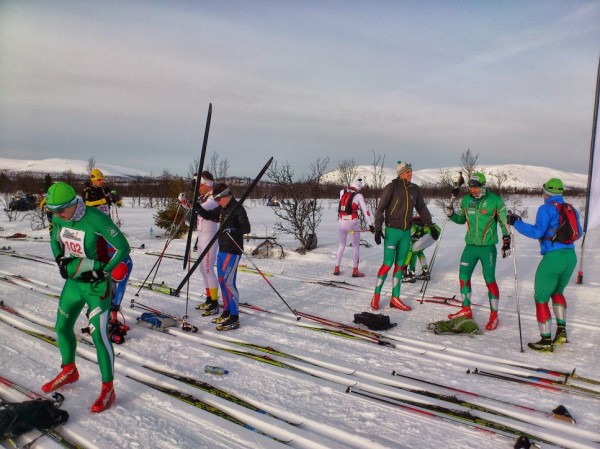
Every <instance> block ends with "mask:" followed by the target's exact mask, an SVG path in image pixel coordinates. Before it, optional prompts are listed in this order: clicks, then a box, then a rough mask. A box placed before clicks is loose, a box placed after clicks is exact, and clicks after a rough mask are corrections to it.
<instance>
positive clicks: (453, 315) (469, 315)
mask: <svg viewBox="0 0 600 449" xmlns="http://www.w3.org/2000/svg"><path fill="white" fill-rule="evenodd" d="M461 316H466V317H467V318H473V312H472V311H471V308H470V307H469V306H463V308H462V309H460V310H459V311H458V312H456V313H451V314H450V315H448V319H450V320H453V319H454V318H459V317H461Z"/></svg>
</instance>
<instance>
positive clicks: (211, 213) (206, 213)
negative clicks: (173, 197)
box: [198, 200, 221, 221]
mask: <svg viewBox="0 0 600 449" xmlns="http://www.w3.org/2000/svg"><path fill="white" fill-rule="evenodd" d="M213 201H214V200H213ZM220 213H221V208H220V207H217V208H215V209H211V210H206V209H205V208H204V203H202V204H201V205H200V206H199V207H198V215H200V216H201V217H202V218H206V219H207V220H213V221H218V219H219V215H220Z"/></svg>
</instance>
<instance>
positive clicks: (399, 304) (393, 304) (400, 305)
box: [390, 296, 412, 312]
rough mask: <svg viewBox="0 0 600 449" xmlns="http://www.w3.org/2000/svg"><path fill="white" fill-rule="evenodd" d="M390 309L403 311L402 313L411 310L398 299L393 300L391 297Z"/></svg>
mask: <svg viewBox="0 0 600 449" xmlns="http://www.w3.org/2000/svg"><path fill="white" fill-rule="evenodd" d="M390 307H391V308H393V309H399V310H403V311H404V312H408V311H410V310H411V309H412V307H410V306H407V305H406V304H404V303H403V302H402V300H401V299H400V298H394V297H393V296H392V299H391V300H390Z"/></svg>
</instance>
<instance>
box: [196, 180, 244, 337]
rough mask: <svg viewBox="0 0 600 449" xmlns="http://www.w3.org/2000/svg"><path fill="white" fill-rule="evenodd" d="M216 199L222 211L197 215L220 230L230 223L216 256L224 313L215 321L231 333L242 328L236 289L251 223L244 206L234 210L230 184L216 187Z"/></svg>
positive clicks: (208, 211) (202, 212)
mask: <svg viewBox="0 0 600 449" xmlns="http://www.w3.org/2000/svg"><path fill="white" fill-rule="evenodd" d="M213 198H214V199H215V201H217V203H218V204H219V207H218V208H216V209H212V210H206V209H204V207H203V205H200V207H199V208H198V214H199V215H200V216H202V218H206V219H208V220H214V219H218V220H219V226H221V225H223V223H225V220H226V219H227V228H226V229H224V230H223V232H222V233H221V234H220V235H219V238H218V241H219V252H218V254H217V276H218V278H219V286H220V287H221V297H222V298H223V307H224V309H225V310H224V311H223V313H222V314H221V316H219V317H218V318H215V319H214V320H213V323H217V330H220V331H228V330H233V329H237V328H238V327H240V320H239V312H238V301H239V297H240V295H239V292H238V289H237V285H236V277H237V267H238V264H239V262H240V258H241V256H242V252H243V250H244V239H243V237H244V234H248V233H249V232H250V222H249V221H248V215H247V214H246V209H244V206H240V207H238V208H237V210H236V211H235V213H233V214H232V212H233V209H234V208H235V206H236V204H237V203H238V202H237V200H236V199H235V198H233V196H232V195H231V191H230V189H229V187H228V186H227V184H223V183H221V184H217V185H216V186H215V187H214V189H213Z"/></svg>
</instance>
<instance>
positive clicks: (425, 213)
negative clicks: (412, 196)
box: [415, 189, 433, 227]
mask: <svg viewBox="0 0 600 449" xmlns="http://www.w3.org/2000/svg"><path fill="white" fill-rule="evenodd" d="M418 192H419V193H418V195H417V201H416V204H415V209H417V212H418V214H419V217H421V218H422V219H423V223H425V226H427V227H429V226H433V220H432V219H431V213H430V212H429V209H428V208H427V205H426V204H425V200H424V199H423V195H422V194H421V189H419V190H418Z"/></svg>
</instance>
